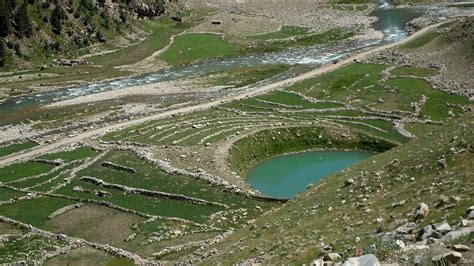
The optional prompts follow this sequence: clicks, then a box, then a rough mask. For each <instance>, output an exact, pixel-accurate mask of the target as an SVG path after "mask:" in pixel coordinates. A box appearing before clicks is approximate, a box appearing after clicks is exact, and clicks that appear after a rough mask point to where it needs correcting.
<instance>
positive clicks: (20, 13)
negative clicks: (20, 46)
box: [15, 0, 33, 37]
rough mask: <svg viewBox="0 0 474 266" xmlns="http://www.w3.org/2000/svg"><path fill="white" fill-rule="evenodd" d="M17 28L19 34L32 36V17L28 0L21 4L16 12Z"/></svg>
mask: <svg viewBox="0 0 474 266" xmlns="http://www.w3.org/2000/svg"><path fill="white" fill-rule="evenodd" d="M15 30H16V33H17V35H18V36H21V37H23V36H31V35H32V34H33V28H32V26H31V21H30V17H29V16H28V10H27V2H26V0H25V1H24V2H23V4H21V6H20V7H19V8H18V10H17V12H16V14H15Z"/></svg>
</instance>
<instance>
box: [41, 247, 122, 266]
mask: <svg viewBox="0 0 474 266" xmlns="http://www.w3.org/2000/svg"><path fill="white" fill-rule="evenodd" d="M115 259H116V258H114V257H112V256H110V255H108V254H107V253H105V252H103V251H99V250H96V249H93V248H89V247H80V248H78V249H75V250H73V251H71V252H69V253H68V254H62V255H59V256H57V257H54V258H52V259H50V260H47V261H46V262H45V265H69V266H75V265H77V266H79V265H81V266H82V265H84V266H85V265H106V264H108V263H110V262H111V261H112V260H115Z"/></svg>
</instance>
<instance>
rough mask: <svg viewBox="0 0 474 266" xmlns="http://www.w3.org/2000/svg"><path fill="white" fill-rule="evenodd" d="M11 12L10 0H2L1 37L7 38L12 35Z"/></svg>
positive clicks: (0, 1)
mask: <svg viewBox="0 0 474 266" xmlns="http://www.w3.org/2000/svg"><path fill="white" fill-rule="evenodd" d="M11 10H12V7H11V2H10V0H0V37H6V36H7V35H8V34H9V33H10V27H11V22H10V18H11Z"/></svg>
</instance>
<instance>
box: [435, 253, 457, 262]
mask: <svg viewBox="0 0 474 266" xmlns="http://www.w3.org/2000/svg"><path fill="white" fill-rule="evenodd" d="M461 259H462V254H461V253H460V252H457V251H451V252H445V253H443V254H439V255H437V256H434V257H433V259H432V261H433V262H435V263H443V262H449V263H458V262H459V261H460V260H461Z"/></svg>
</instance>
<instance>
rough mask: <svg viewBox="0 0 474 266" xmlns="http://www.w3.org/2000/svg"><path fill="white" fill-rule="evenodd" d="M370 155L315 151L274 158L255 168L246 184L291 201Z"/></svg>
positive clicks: (365, 153)
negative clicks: (298, 194) (300, 193)
mask: <svg viewBox="0 0 474 266" xmlns="http://www.w3.org/2000/svg"><path fill="white" fill-rule="evenodd" d="M372 155H374V153H369V152H356V151H351V152H345V151H315V152H303V153H297V154H290V155H284V156H278V157H274V158H271V159H268V160H265V161H263V162H261V163H259V164H257V165H256V166H255V167H254V168H252V169H251V170H250V172H249V175H248V176H247V182H248V183H249V184H250V185H252V187H254V188H255V189H257V190H258V191H260V192H262V193H263V194H265V195H267V196H271V197H275V198H292V197H294V196H295V195H296V194H297V193H299V192H302V191H305V190H306V187H307V185H308V184H310V183H316V182H317V181H319V180H320V179H322V178H324V177H326V176H328V175H331V174H333V173H336V172H338V171H341V170H343V169H345V168H347V167H349V166H351V165H353V164H355V163H357V162H360V161H362V160H364V159H367V158H368V157H370V156H372Z"/></svg>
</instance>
